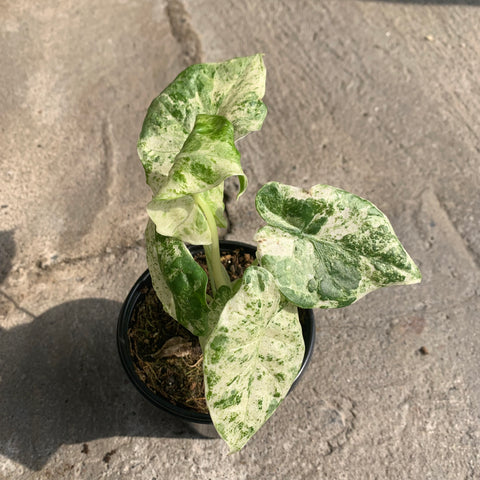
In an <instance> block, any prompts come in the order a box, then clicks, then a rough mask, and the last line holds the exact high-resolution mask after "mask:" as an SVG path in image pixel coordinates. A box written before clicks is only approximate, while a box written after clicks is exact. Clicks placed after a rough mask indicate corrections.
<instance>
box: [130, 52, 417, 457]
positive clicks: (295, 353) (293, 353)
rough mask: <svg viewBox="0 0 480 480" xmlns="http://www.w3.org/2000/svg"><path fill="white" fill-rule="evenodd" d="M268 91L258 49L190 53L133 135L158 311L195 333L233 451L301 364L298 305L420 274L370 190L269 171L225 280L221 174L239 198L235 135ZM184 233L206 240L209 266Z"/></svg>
mask: <svg viewBox="0 0 480 480" xmlns="http://www.w3.org/2000/svg"><path fill="white" fill-rule="evenodd" d="M264 92H265V67H264V64H263V59H262V56H261V55H254V56H251V57H244V58H235V59H232V60H229V61H226V62H223V63H216V64H213V63H212V64H200V65H193V66H190V67H189V68H187V69H186V70H185V71H183V72H182V73H181V74H180V75H179V76H178V77H177V78H176V79H175V81H174V82H173V83H172V84H170V85H169V86H168V87H167V88H166V89H165V90H164V91H163V92H162V93H161V94H160V95H159V96H158V97H157V98H156V99H155V100H154V101H153V102H152V104H151V105H150V107H149V109H148V113H147V115H146V118H145V121H144V124H143V128H142V131H141V134H140V139H139V142H138V152H139V156H140V159H141V161H142V163H143V166H144V168H145V172H146V180H147V183H148V185H149V186H150V187H151V189H152V192H153V198H152V200H151V202H150V203H149V204H148V206H147V211H148V215H149V217H150V220H149V222H148V225H147V228H146V243H147V263H148V269H149V273H150V276H151V281H152V284H153V287H154V290H155V292H156V295H157V296H158V298H159V300H160V301H161V304H162V306H163V310H164V311H165V312H166V313H168V314H169V315H170V316H171V317H173V318H174V319H175V320H176V321H177V322H178V323H179V324H181V325H183V326H184V327H185V328H187V329H188V330H189V332H191V334H192V335H194V336H195V337H197V338H198V340H199V344H200V346H201V352H202V356H203V376H204V385H205V387H204V388H205V398H206V403H207V406H208V411H209V415H210V418H211V420H212V421H213V424H214V426H215V428H216V430H217V431H218V433H219V435H220V436H221V437H222V438H223V439H224V440H225V441H226V442H227V444H228V446H229V448H230V451H232V452H233V451H236V450H239V449H241V448H242V447H243V446H244V445H245V443H246V442H247V441H248V440H249V439H250V438H251V437H252V435H253V434H254V433H255V432H256V431H257V430H258V429H259V428H260V427H261V426H262V425H263V424H264V422H265V421H266V420H267V419H268V418H269V417H270V416H271V414H272V413H273V412H274V410H275V409H276V408H277V406H278V405H279V404H280V402H281V401H282V399H283V398H284V397H285V395H286V394H287V393H288V391H289V390H290V388H291V386H292V383H293V382H294V381H295V379H296V377H297V374H298V372H299V369H300V368H301V365H302V361H303V360H304V354H305V348H304V339H303V336H302V328H301V324H300V322H299V316H298V308H301V309H312V308H338V307H344V306H347V305H349V304H351V303H352V302H354V301H356V300H357V299H359V298H360V297H362V296H364V295H365V294H367V293H369V292H371V291H373V290H375V289H377V288H380V287H383V286H386V285H390V284H411V283H416V282H419V281H420V279H421V275H420V272H419V270H418V268H417V267H416V265H415V264H414V262H413V261H412V259H411V258H410V257H409V255H408V254H407V253H406V251H405V249H404V248H403V246H402V245H401V243H400V242H399V240H398V238H397V237H396V235H395V233H394V231H393V229H392V227H391V225H390V223H389V221H388V220H387V218H386V217H385V215H384V214H383V213H381V212H380V210H378V209H377V208H376V207H375V206H374V205H373V204H371V203H370V202H368V201H367V200H364V199H362V198H360V197H358V196H356V195H353V194H351V193H348V192H346V191H344V190H341V189H338V188H334V187H331V186H328V185H315V186H313V187H312V188H310V189H309V190H308V191H307V190H304V189H301V188H298V187H293V186H289V185H283V184H280V183H278V182H270V183H267V184H266V185H264V186H263V187H262V188H261V189H260V190H259V191H258V193H257V195H256V208H257V211H258V213H259V214H260V216H261V217H262V219H263V220H264V221H265V222H266V225H265V226H264V227H262V228H260V229H259V230H258V232H257V233H256V236H255V240H256V242H257V251H256V259H255V260H254V261H253V263H252V264H251V265H250V266H248V267H247V268H245V269H244V272H243V276H242V277H241V278H238V279H235V280H233V281H232V280H231V278H230V276H229V274H228V272H227V270H226V269H225V267H224V265H223V264H222V262H221V259H220V257H221V248H220V243H219V237H218V228H219V227H225V226H226V220H225V218H224V203H223V187H224V181H225V180H226V179H227V178H229V177H231V176H236V177H238V180H239V186H240V187H239V193H238V196H239V197H240V196H241V195H242V193H243V192H244V191H245V189H246V187H247V178H246V176H245V173H244V172H243V170H242V167H241V163H240V154H239V152H238V150H237V148H236V146H235V142H236V141H237V140H238V139H240V138H241V137H243V136H245V135H246V134H248V133H250V132H252V131H256V130H259V129H260V128H261V125H262V123H263V120H264V118H265V115H266V107H265V105H264V103H263V102H262V97H263V95H264ZM187 244H188V245H201V246H203V251H204V254H205V268H202V267H201V266H200V265H199V264H198V263H197V262H196V260H195V259H194V257H193V256H192V253H191V252H190V250H189V248H187ZM197 260H198V259H197ZM207 272H208V273H207ZM147 343H148V342H147Z"/></svg>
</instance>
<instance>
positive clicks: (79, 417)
mask: <svg viewBox="0 0 480 480" xmlns="http://www.w3.org/2000/svg"><path fill="white" fill-rule="evenodd" d="M120 307H121V305H120V303H118V302H113V301H108V300H103V299H85V300H77V301H72V302H68V303H64V304H62V305H59V306H57V307H55V308H52V309H51V310H48V311H47V312H45V313H44V314H42V315H41V316H39V317H38V318H35V319H34V320H33V321H32V322H31V323H28V324H24V325H21V326H18V327H15V328H12V329H10V330H5V329H1V328H0V382H1V383H0V453H2V454H3V455H5V456H7V457H9V458H11V459H13V460H15V461H17V462H20V463H22V464H23V465H25V466H27V467H28V468H30V469H34V470H39V469H41V468H42V466H43V465H45V463H46V462H47V460H48V458H49V456H50V455H51V454H53V453H54V452H55V451H56V450H57V448H58V447H59V446H60V445H63V444H77V443H79V444H84V443H88V442H89V441H91V440H94V439H99V438H108V437H111V436H117V435H121V436H147V437H148V436H155V437H170V438H171V437H177V438H178V437H182V438H193V437H195V436H197V434H195V433H193V432H191V431H190V430H189V429H188V427H187V426H186V425H184V424H183V423H181V422H179V421H177V420H176V419H175V418H173V417H171V416H170V415H169V414H167V413H164V412H162V411H159V410H158V409H156V407H153V406H151V405H150V404H149V403H148V402H147V401H146V400H144V399H143V397H141V395H140V394H139V393H138V392H137V391H136V390H135V388H134V387H133V386H132V385H131V384H130V382H129V380H127V377H126V375H125V373H124V371H123V369H122V366H121V364H120V360H119V358H118V354H117V350H116V340H115V329H116V319H117V316H118V313H119V311H120Z"/></svg>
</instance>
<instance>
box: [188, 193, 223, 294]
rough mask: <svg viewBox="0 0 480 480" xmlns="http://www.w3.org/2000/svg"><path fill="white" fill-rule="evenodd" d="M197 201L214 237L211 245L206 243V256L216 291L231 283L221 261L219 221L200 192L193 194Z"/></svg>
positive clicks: (211, 280) (214, 290) (213, 288)
mask: <svg viewBox="0 0 480 480" xmlns="http://www.w3.org/2000/svg"><path fill="white" fill-rule="evenodd" d="M193 199H194V200H195V203H196V204H197V205H198V206H199V208H200V210H201V211H202V212H203V214H204V215H205V219H206V220H207V225H208V228H209V230H210V234H211V237H212V243H211V245H204V249H205V256H206V257H207V265H208V267H209V268H208V273H209V277H210V283H211V285H212V290H213V292H216V291H217V290H218V289H219V288H220V287H222V286H224V285H226V286H228V285H229V281H228V280H227V278H225V275H224V271H223V265H222V262H221V261H220V242H219V239H218V230H217V223H216V222H215V218H214V217H213V214H212V211H211V210H210V208H209V207H208V205H207V203H206V202H205V200H204V199H203V198H202V197H201V196H200V194H199V193H196V194H194V195H193Z"/></svg>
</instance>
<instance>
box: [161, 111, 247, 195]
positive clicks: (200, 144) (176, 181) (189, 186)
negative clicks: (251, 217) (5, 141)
mask: <svg viewBox="0 0 480 480" xmlns="http://www.w3.org/2000/svg"><path fill="white" fill-rule="evenodd" d="M234 175H236V176H238V177H239V180H240V192H239V195H241V194H242V193H243V192H244V191H245V188H246V184H247V179H246V176H245V174H244V173H243V170H242V166H241V165H240V153H239V152H238V150H237V149H236V147H235V143H234V140H233V125H232V124H231V123H230V122H229V121H228V120H227V119H226V118H225V117H221V116H219V115H198V116H197V120H196V122H195V126H194V128H193V130H192V133H191V134H190V135H189V136H188V138H187V140H186V141H185V143H184V145H183V147H182V149H181V150H180V153H179V154H178V155H177V156H176V157H175V161H174V163H173V166H172V168H171V170H170V172H169V174H168V177H167V179H166V180H165V182H164V183H162V186H161V187H160V189H159V191H158V193H157V194H156V195H155V199H157V200H172V199H175V198H179V197H182V196H185V195H192V194H195V193H200V192H204V191H206V190H210V189H212V188H214V187H216V186H218V185H220V184H223V182H224V180H225V179H227V178H228V177H231V176H234Z"/></svg>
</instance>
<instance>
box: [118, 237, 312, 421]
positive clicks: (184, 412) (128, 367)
mask: <svg viewBox="0 0 480 480" xmlns="http://www.w3.org/2000/svg"><path fill="white" fill-rule="evenodd" d="M233 248H241V249H244V250H246V251H247V253H250V254H251V255H253V256H255V253H256V248H255V247H254V246H252V245H249V244H247V243H243V242H236V241H233V240H221V241H220V250H224V251H228V250H232V249H233ZM188 249H189V250H190V252H191V253H192V254H195V253H197V252H199V251H200V252H201V251H203V247H202V246H201V245H190V246H188ZM150 285H151V277H150V272H149V271H148V269H147V270H146V271H145V272H144V273H143V274H142V275H141V276H140V277H139V278H138V280H137V281H136V282H135V284H134V285H133V287H132V289H131V290H130V292H129V293H128V295H127V297H126V299H125V301H124V303H123V305H122V308H121V310H120V313H119V316H118V323H117V348H118V352H119V355H120V360H121V363H122V365H123V368H124V370H125V372H126V373H127V376H128V377H129V379H130V381H131V382H132V383H133V384H134V386H135V387H136V388H137V390H138V391H139V392H140V393H141V394H142V395H143V396H144V397H145V398H146V399H147V400H149V401H150V402H151V403H152V404H154V405H155V406H157V407H159V408H161V409H163V410H165V411H167V412H169V413H171V414H173V415H175V416H177V417H180V418H182V419H184V420H187V421H188V422H193V423H201V424H211V423H212V419H211V417H210V415H209V414H208V413H199V412H196V411H195V410H192V409H190V408H187V407H183V406H180V405H174V404H172V403H170V402H169V401H168V400H167V399H166V398H164V397H162V396H161V395H159V394H157V393H154V392H153V391H152V390H150V389H149V388H148V387H147V386H146V385H145V384H144V383H143V382H142V380H141V379H140V378H139V377H138V375H137V373H136V371H135V367H134V363H133V360H132V358H131V355H130V342H129V340H128V327H129V324H130V319H131V317H132V314H133V310H134V308H135V305H136V303H137V302H138V301H139V300H140V298H141V296H142V295H143V293H142V290H143V288H144V287H146V286H150ZM299 310H301V311H303V312H304V322H303V323H302V334H303V338H304V341H305V354H304V357H303V361H302V366H301V367H300V370H299V372H298V374H297V376H296V378H295V380H294V382H293V384H292V386H291V387H290V390H289V393H290V392H291V391H292V390H293V389H294V388H295V386H296V385H297V384H298V382H299V380H300V378H301V376H302V375H303V373H304V371H305V369H306V367H307V365H308V364H309V362H310V360H311V357H312V354H313V349H314V345H315V317H314V314H313V310H311V309H308V310H306V309H300V308H299Z"/></svg>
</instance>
